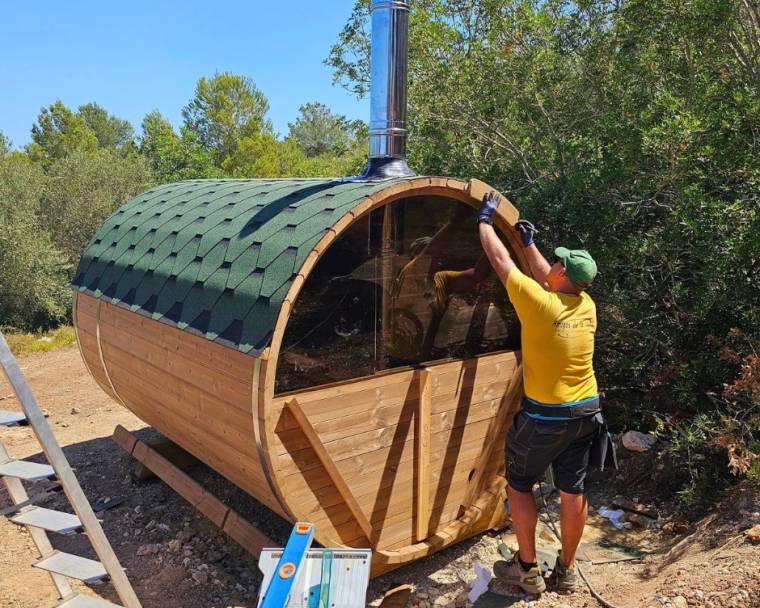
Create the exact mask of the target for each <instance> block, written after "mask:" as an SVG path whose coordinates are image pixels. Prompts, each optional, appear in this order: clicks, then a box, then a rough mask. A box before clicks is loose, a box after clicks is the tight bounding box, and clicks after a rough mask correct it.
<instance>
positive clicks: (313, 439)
mask: <svg viewBox="0 0 760 608" xmlns="http://www.w3.org/2000/svg"><path fill="white" fill-rule="evenodd" d="M285 405H286V407H287V408H288V411H289V412H290V413H291V414H292V415H293V418H295V420H296V422H297V423H298V426H299V427H300V429H301V431H302V432H303V434H304V436H305V437H306V439H307V440H308V442H309V445H310V446H311V448H312V449H313V450H314V453H315V454H316V455H317V458H318V459H319V461H320V462H321V463H322V466H323V467H324V468H325V471H327V475H328V477H330V479H331V480H332V482H333V484H334V485H335V489H336V490H338V493H339V494H340V495H341V497H342V498H343V500H344V502H345V503H346V506H347V507H348V508H349V510H350V511H351V514H352V515H353V516H354V518H355V519H356V523H357V524H359V527H360V528H361V529H362V532H364V534H365V536H366V537H367V540H369V541H371V540H372V538H373V536H372V525H371V524H370V523H369V519H367V516H366V515H365V514H364V511H362V509H361V507H360V506H359V503H358V502H357V500H356V498H355V497H354V495H353V493H352V492H351V490H350V488H349V487H348V484H347V483H346V480H345V479H343V476H342V475H341V474H340V471H339V470H338V467H336V466H335V462H334V461H333V459H332V458H331V457H330V454H329V453H328V452H327V449H326V448H325V446H324V444H323V443H322V440H321V439H320V438H319V435H317V432H316V431H315V430H314V427H313V426H312V425H311V423H310V422H309V419H308V418H307V417H306V414H305V413H304V411H303V410H302V409H301V406H300V405H299V403H298V400H297V399H295V398H293V399H290V400H288V402H287V403H286V404H285Z"/></svg>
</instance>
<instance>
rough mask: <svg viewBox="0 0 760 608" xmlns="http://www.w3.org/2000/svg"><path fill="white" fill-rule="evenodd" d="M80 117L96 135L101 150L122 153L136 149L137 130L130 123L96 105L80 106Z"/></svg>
mask: <svg viewBox="0 0 760 608" xmlns="http://www.w3.org/2000/svg"><path fill="white" fill-rule="evenodd" d="M79 115H80V116H81V117H82V118H83V119H84V121H85V122H86V123H87V126H88V127H90V129H91V130H92V132H93V133H95V138H96V139H97V140H98V147H99V148H107V149H109V150H118V151H120V152H126V151H131V150H133V149H134V138H135V130H134V129H133V128H132V125H131V124H130V123H129V121H127V120H122V119H120V118H117V117H116V116H112V115H111V114H109V113H108V112H106V111H105V110H104V109H103V108H101V107H100V106H99V105H98V104H96V103H88V104H85V105H83V106H79Z"/></svg>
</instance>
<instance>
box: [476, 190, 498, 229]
mask: <svg viewBox="0 0 760 608" xmlns="http://www.w3.org/2000/svg"><path fill="white" fill-rule="evenodd" d="M500 202H501V194H499V193H498V192H496V190H491V191H490V192H489V193H488V194H486V195H485V196H484V197H483V204H482V205H481V206H480V211H478V224H488V225H490V226H492V225H493V214H494V213H496V209H497V208H498V206H499V203H500Z"/></svg>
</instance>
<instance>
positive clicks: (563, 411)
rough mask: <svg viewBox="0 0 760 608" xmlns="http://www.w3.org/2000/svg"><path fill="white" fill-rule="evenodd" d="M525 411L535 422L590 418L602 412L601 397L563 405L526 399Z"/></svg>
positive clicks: (524, 401) (524, 402) (524, 400)
mask: <svg viewBox="0 0 760 608" xmlns="http://www.w3.org/2000/svg"><path fill="white" fill-rule="evenodd" d="M523 411H524V412H525V413H526V414H527V415H528V416H529V417H531V418H533V419H535V420H551V421H555V422H561V421H563V420H575V419H576V418H587V417H588V416H593V415H594V414H598V413H599V412H601V411H602V410H601V408H600V406H599V397H592V398H590V399H583V400H582V401H576V402H574V403H563V404H561V405H546V404H544V403H538V402H537V401H534V400H533V399H530V398H529V397H525V398H524V399H523Z"/></svg>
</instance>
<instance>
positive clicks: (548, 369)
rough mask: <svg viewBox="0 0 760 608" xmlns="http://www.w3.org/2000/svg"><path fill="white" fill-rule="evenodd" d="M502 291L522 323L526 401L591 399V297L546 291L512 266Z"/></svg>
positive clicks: (594, 388)
mask: <svg viewBox="0 0 760 608" xmlns="http://www.w3.org/2000/svg"><path fill="white" fill-rule="evenodd" d="M507 293H508V294H509V299H510V300H511V302H512V305H513V306H514V307H515V310H516V311H517V316H518V317H519V319H520V324H521V325H522V355H523V375H524V379H525V395H526V397H528V398H530V399H533V400H534V401H539V402H541V403H548V404H560V403H569V402H572V401H580V400H582V399H586V398H588V397H593V396H595V395H596V394H597V386H596V377H595V376H594V367H593V357H594V333H595V332H596V305H595V304H594V301H593V300H592V299H591V297H590V296H589V295H588V294H587V293H586V292H582V293H581V294H580V295H579V296H576V295H572V294H565V293H553V292H551V291H546V290H545V289H544V288H543V287H541V285H539V284H538V283H536V281H534V280H533V279H531V278H529V277H527V276H525V275H524V274H523V273H522V272H520V271H519V270H517V269H516V268H515V269H513V270H512V271H511V272H510V273H509V276H508V277H507Z"/></svg>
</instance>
